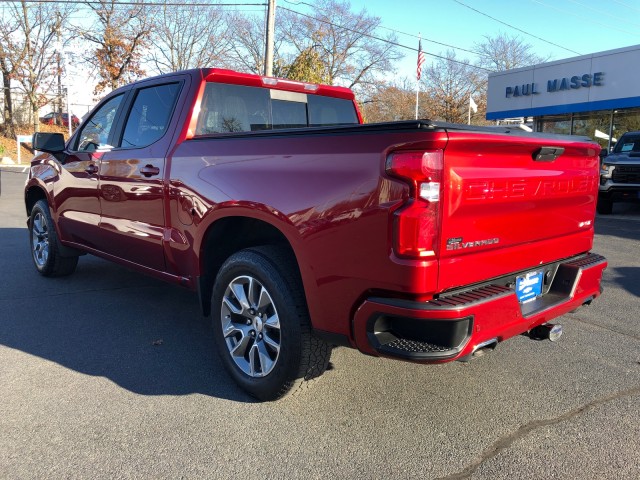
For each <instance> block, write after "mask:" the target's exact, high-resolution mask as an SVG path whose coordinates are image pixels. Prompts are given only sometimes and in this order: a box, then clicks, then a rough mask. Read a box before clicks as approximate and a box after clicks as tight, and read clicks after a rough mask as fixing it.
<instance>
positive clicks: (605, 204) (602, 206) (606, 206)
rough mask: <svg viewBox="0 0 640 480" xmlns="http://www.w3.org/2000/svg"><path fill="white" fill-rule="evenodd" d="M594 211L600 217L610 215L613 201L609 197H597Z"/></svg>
mask: <svg viewBox="0 0 640 480" xmlns="http://www.w3.org/2000/svg"><path fill="white" fill-rule="evenodd" d="M596 211H597V212H598V213H599V214H600V215H611V212H613V200H612V199H611V197H604V196H598V203H597V204H596Z"/></svg>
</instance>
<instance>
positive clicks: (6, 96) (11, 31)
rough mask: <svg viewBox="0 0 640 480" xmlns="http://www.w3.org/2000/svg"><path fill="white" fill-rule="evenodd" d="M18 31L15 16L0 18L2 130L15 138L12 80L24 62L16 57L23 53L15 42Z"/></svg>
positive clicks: (19, 57)
mask: <svg viewBox="0 0 640 480" xmlns="http://www.w3.org/2000/svg"><path fill="white" fill-rule="evenodd" d="M17 31H18V22H17V19H16V18H15V16H13V15H11V16H5V15H2V17H0V73H2V98H3V100H4V102H3V105H4V111H3V118H4V123H3V124H2V127H1V129H2V133H3V134H4V135H5V136H7V137H14V136H15V127H14V119H13V103H12V99H11V79H12V78H13V77H14V76H15V74H16V70H17V67H16V66H17V65H20V63H21V62H22V58H21V56H20V55H16V54H18V53H22V49H20V48H18V46H17V45H16V43H15V40H14V38H15V35H16V34H17ZM16 60H17V61H16Z"/></svg>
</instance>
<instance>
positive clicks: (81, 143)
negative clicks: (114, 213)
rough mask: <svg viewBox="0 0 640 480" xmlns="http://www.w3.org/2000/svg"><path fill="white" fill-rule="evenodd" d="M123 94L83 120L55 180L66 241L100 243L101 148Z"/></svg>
mask: <svg viewBox="0 0 640 480" xmlns="http://www.w3.org/2000/svg"><path fill="white" fill-rule="evenodd" d="M123 98H124V94H120V95H116V96H114V97H111V98H110V99H107V100H106V101H105V102H104V103H103V104H102V105H101V106H100V107H98V109H97V110H96V111H95V113H94V114H93V115H92V116H91V118H89V119H88V120H87V122H85V123H84V125H83V126H82V129H81V130H80V131H79V132H78V133H77V134H76V136H75V137H74V139H73V140H72V143H71V144H70V145H69V148H68V151H67V152H66V153H67V155H66V157H65V159H64V161H63V162H61V168H60V178H59V179H58V181H56V182H55V183H54V201H55V203H56V213H57V215H58V217H57V219H56V220H57V221H56V223H57V224H58V229H59V231H60V235H61V238H62V239H63V240H66V241H69V242H74V243H79V244H81V245H85V246H87V247H90V248H97V247H98V245H99V244H100V228H99V224H100V199H99V194H98V182H99V180H98V171H99V164H100V157H101V155H102V152H101V151H102V150H103V149H105V148H107V149H108V148H109V144H108V142H109V141H110V138H111V136H112V133H113V130H114V126H115V124H116V121H115V120H116V118H117V116H118V115H119V113H120V107H121V106H122V100H123Z"/></svg>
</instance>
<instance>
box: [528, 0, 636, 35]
mask: <svg viewBox="0 0 640 480" xmlns="http://www.w3.org/2000/svg"><path fill="white" fill-rule="evenodd" d="M531 1H532V2H534V3H537V4H538V5H542V6H543V7H547V8H550V9H552V10H555V11H556V12H560V13H564V14H565V15H571V16H574V17H576V18H579V19H580V20H586V21H587V22H591V23H593V24H595V25H600V26H601V27H605V28H609V29H611V30H617V31H619V32H622V33H626V34H630V35H638V34H637V33H635V32H630V31H628V30H622V29H620V28H616V27H612V26H610V25H607V24H606V23H601V22H596V21H595V20H592V19H591V18H590V17H584V16H582V15H578V14H577V13H573V12H568V11H566V10H563V9H561V8H558V7H555V6H553V5H549V4H547V3H544V2H540V1H539V0H531ZM583 6H584V5H583ZM585 7H586V6H585Z"/></svg>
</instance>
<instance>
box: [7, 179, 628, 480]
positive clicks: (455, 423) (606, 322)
mask: <svg viewBox="0 0 640 480" xmlns="http://www.w3.org/2000/svg"><path fill="white" fill-rule="evenodd" d="M24 180H25V174H24V173H18V172H16V171H15V170H14V171H8V170H4V171H2V175H1V181H2V194H1V196H0V239H1V243H0V245H1V250H0V478H8V479H13V478H24V479H33V478H131V477H139V478H151V477H152V478H247V477H254V478H274V479H281V478H303V479H308V478H318V479H320V478H322V479H326V478H335V479H341V478H357V479H359V478H364V479H370V478H401V479H404V478H421V479H432V478H433V479H435V478H446V479H463V478H473V479H503V478H504V479H506V478H509V479H514V478H517V479H542V478H561V479H576V478H584V479H591V478H604V479H637V478H640V308H639V307H640V204H636V205H618V204H616V205H615V206H614V214H613V215H611V216H607V217H598V218H597V219H596V231H597V236H596V241H595V248H594V251H596V252H598V253H601V254H603V255H605V256H606V257H607V258H608V260H609V268H608V269H607V271H606V272H605V277H604V287H605V294H604V295H603V296H602V297H600V298H599V299H598V300H597V301H596V302H594V304H593V305H592V306H590V307H588V308H583V309H581V310H579V311H578V312H576V313H573V314H569V315H566V316H565V317H563V318H562V319H560V323H562V324H563V326H564V328H565V333H564V336H563V337H562V338H561V339H560V341H559V342H557V343H551V342H548V341H543V342H536V341H532V340H529V339H527V338H524V337H517V338H514V339H512V340H510V341H508V342H505V343H503V344H501V345H499V347H498V348H497V350H496V351H495V352H494V353H492V354H490V355H487V356H484V357H483V358H480V359H478V360H476V361H473V362H471V363H468V364H462V363H452V364H446V365H441V366H420V365H413V364H407V363H402V362H395V361H389V360H381V359H376V358H371V357H367V356H364V355H362V354H360V353H358V352H356V351H353V350H349V349H344V348H342V349H337V350H335V351H334V353H333V356H332V363H333V365H334V368H333V369H332V370H330V371H328V372H327V373H326V374H325V375H324V376H323V377H322V378H321V379H320V380H319V381H318V382H317V384H315V385H313V387H312V388H310V389H308V390H307V391H306V392H304V393H303V394H302V395H299V396H297V397H294V398H290V399H287V400H285V401H281V402H275V403H268V404H259V403H256V402H254V401H253V400H252V399H251V398H250V397H248V396H247V395H245V394H244V393H243V392H242V391H240V390H239V389H238V388H237V387H236V386H235V384H234V383H233V382H232V381H231V379H230V378H229V377H228V376H227V375H226V373H225V372H224V371H223V370H222V365H221V363H220V361H219V360H218V357H217V356H216V353H215V352H214V351H213V348H212V345H213V339H212V336H211V334H210V332H209V329H208V324H207V321H206V320H205V319H203V318H202V317H201V316H200V314H199V310H198V305H197V299H196V295H195V294H194V293H192V292H190V291H186V290H182V289H180V288H178V287H174V286H172V285H167V284H164V283H161V282H159V281H156V280H154V279H150V278H147V277H144V276H142V275H140V274H137V273H132V272H131V271H128V270H126V269H124V268H121V267H119V266H116V265H113V264H110V263H108V262H106V261H103V260H101V259H98V258H95V257H91V256H84V257H82V258H81V259H80V263H79V266H78V270H77V271H76V273H75V274H74V275H72V276H70V277H66V278H60V279H46V278H42V277H40V276H39V275H38V274H37V273H36V272H35V269H34V268H33V266H32V264H31V259H30V255H29V248H28V244H27V230H26V217H25V213H24V207H23V204H22V190H21V189H22V185H23V183H24Z"/></svg>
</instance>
